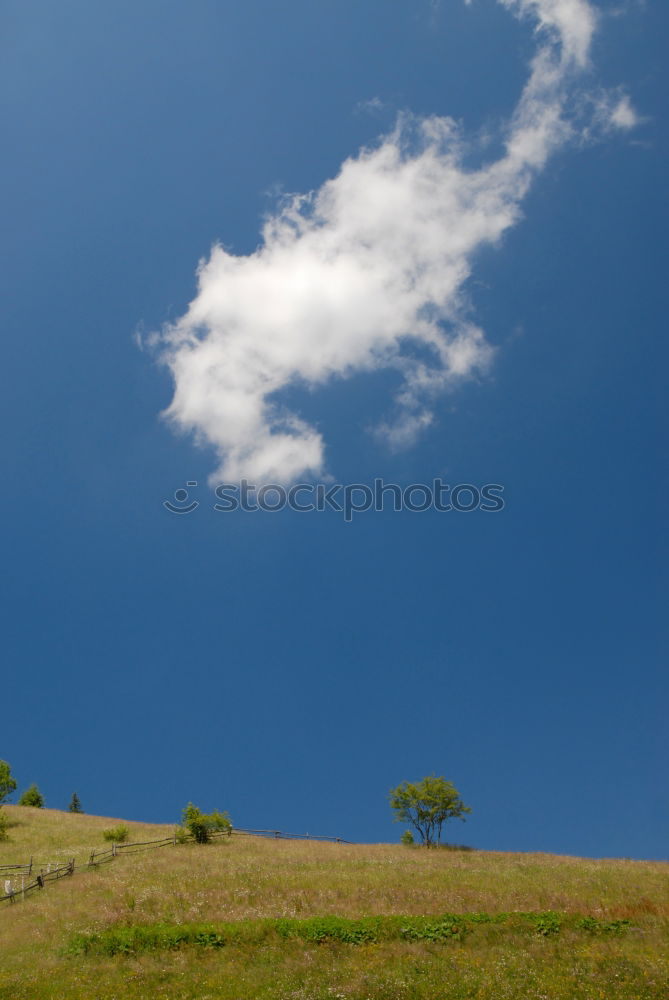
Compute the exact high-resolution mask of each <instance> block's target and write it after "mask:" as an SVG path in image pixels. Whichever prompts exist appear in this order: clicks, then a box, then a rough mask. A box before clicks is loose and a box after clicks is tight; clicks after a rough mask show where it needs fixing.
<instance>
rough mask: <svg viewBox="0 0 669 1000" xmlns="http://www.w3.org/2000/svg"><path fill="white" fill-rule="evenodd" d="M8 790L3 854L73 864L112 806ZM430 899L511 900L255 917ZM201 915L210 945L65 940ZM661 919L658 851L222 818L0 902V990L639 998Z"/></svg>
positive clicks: (665, 890)
mask: <svg viewBox="0 0 669 1000" xmlns="http://www.w3.org/2000/svg"><path fill="white" fill-rule="evenodd" d="M5 808H6V809H7V812H8V814H9V817H10V821H11V822H12V824H13V825H12V826H11V828H10V836H11V841H10V842H9V843H3V844H0V865H3V864H11V863H18V862H23V861H27V860H28V859H29V858H30V856H33V857H34V859H35V863H36V865H38V866H39V865H42V864H44V865H46V864H47V863H49V862H50V863H53V862H56V861H59V860H67V859H69V858H71V857H75V859H76V862H77V865H79V864H80V863H84V862H85V861H86V860H87V859H88V856H89V854H90V851H91V849H92V848H94V847H95V848H98V849H100V848H102V847H103V846H104V842H103V839H102V830H103V829H105V828H107V827H109V826H113V825H116V824H117V823H118V822H119V820H115V819H108V818H103V817H94V816H86V815H70V814H68V813H62V812H58V811H55V810H35V809H26V808H23V809H22V808H19V807H5ZM127 825H128V826H129V828H130V830H131V833H130V839H131V840H147V839H153V838H158V837H161V836H166V835H170V834H171V833H172V831H173V826H171V825H170V826H155V825H149V824H140V823H131V822H127ZM545 911H555V912H556V913H557V914H559V915H562V917H561V919H562V921H563V927H562V928H561V929H560V930H559V931H557V930H556V929H555V928H553V927H552V925H550V924H548V925H545V926H544V925H543V924H542V925H537V926H539V932H537V926H535V924H534V923H531V922H530V923H527V921H528V919H529V918H525V917H522V918H521V917H519V916H518V914H519V913H530V914H536V913H543V912H545ZM444 913H449V914H454V915H458V914H460V915H467V914H469V915H471V914H476V913H478V914H480V913H484V914H488V915H489V916H495V915H500V914H509V916H508V917H501V918H500V920H499V921H498V922H491V923H477V922H476V921H473V922H470V923H469V924H467V932H466V935H464V934H463V936H462V939H456V940H449V941H442V940H429V939H425V940H405V939H398V940H379V941H377V942H376V943H374V942H372V943H370V942H369V941H368V942H367V943H362V944H351V943H346V942H345V941H344V942H342V941H337V940H332V939H327V940H324V941H322V942H321V943H318V941H317V940H313V939H309V936H308V934H307V938H306V939H305V934H306V931H304V933H303V926H304V927H306V928H307V929H308V928H309V927H310V926H311V925H307V924H304V925H302V924H300V923H299V920H298V923H296V924H294V925H290V926H291V927H294V928H297V930H296V932H295V933H296V935H297V936H293V937H281V936H280V935H279V934H278V933H277V927H278V930H281V926H282V925H281V926H280V925H275V924H273V923H271V922H268V921H271V920H276V918H293V919H295V918H301V919H304V918H309V917H325V916H339V917H346V918H354V919H358V918H364V917H370V916H392V915H398V916H401V917H406V918H407V919H408V918H410V917H412V916H433V917H436V916H438V915H441V914H444ZM584 916H589V917H594V918H596V919H595V921H594V922H592V927H591V928H590V930H585V929H581V928H580V924H578V920H579V919H580V918H582V917H584ZM467 919H468V920H469V918H467ZM523 921H525V922H524V923H523ZM612 921H613V922H616V921H618V922H619V921H628V922H629V925H622V924H621V925H619V924H618V923H611V922H612ZM203 923H206V924H211V925H213V926H215V927H218V928H219V929H220V927H221V925H222V924H223V923H225V924H226V925H228V930H226V931H225V934H223V938H225V940H226V941H227V944H226V945H225V947H221V948H218V949H212V948H206V947H199V946H195V945H193V946H190V945H184V946H182V947H179V948H177V949H175V950H166V949H164V948H162V947H161V946H158V947H156V948H155V949H154V950H150V951H145V950H141V949H140V950H139V951H138V952H136V953H135V954H130V955H109V954H105V953H104V951H100V949H98V951H95V949H93V950H91V952H90V953H86V954H72V953H68V947H69V949H70V952H71V951H72V948H71V944H72V942H73V941H74V940H75V939H76V936H77V935H81V934H82V933H83V934H84V935H85V934H90V933H93V932H101V931H102V932H105V931H109V930H113V929H117V928H119V927H121V928H123V927H127V926H135V925H137V926H141V927H146V926H154V927H155V925H157V924H160V925H161V926H162V925H166V926H167V927H171V926H173V925H178V926H179V927H181V928H185V927H188V926H190V925H193V924H198V925H200V924H203ZM233 924H234V927H235V928H237V929H238V930H239V937H238V939H237V938H236V937H234V935H233V932H232V930H231V929H230V927H231V925H233ZM546 926H547V928H548V929H547V930H546V929H545V928H546ZM588 926H589V925H588ZM398 927H399V924H398ZM463 927H464V924H463ZM541 927H544V930H541ZM668 927H669V865H667V864H664V863H653V862H633V861H590V860H583V859H578V858H568V857H561V856H554V855H540V854H502V853H494V852H482V851H475V852H461V851H443V850H440V851H425V850H422V849H411V848H405V847H400V846H391V845H350V846H349V845H343V844H328V843H313V842H305V841H297V842H295V841H274V840H262V839H259V838H252V837H245V836H241V835H234V836H233V837H231V838H229V839H227V838H226V839H225V840H223V841H219V842H217V843H214V844H210V845H207V846H197V845H194V844H187V845H178V846H176V847H171V846H169V847H166V848H160V849H157V850H147V851H145V852H142V853H137V854H130V855H121V856H119V857H118V858H116V859H115V860H114V861H112V862H111V863H109V864H107V865H102V866H100V867H99V868H96V869H91V870H84V869H82V870H81V871H77V872H76V873H75V875H74V876H73V877H72V878H66V879H62V880H61V881H59V882H57V883H52V884H48V885H47V886H46V887H45V889H44V890H42V891H41V892H39V893H35V894H33V895H32V896H31V897H29V898H28V899H26V900H25V901H24V902H17V903H15V904H10V903H7V902H5V903H3V904H2V907H0V942H1V949H2V951H1V954H2V962H1V966H0V997H3V998H4V997H10V996H11V997H12V998H23V997H25V998H31V1000H32V998H46V997H53V998H54V1000H55V998H58V1000H62V998H68V1000H69V998H75V997H76V998H84V997H85V998H87V1000H88V998H90V997H100V998H111V997H116V996H119V997H120V996H123V997H124V998H125V997H130V998H135V997H147V998H148V997H151V998H154V997H170V998H172V997H175V998H176V997H183V998H196V997H197V998H202V1000H204V998H205V997H226V998H230V1000H241V998H249V1000H250V998H257V997H264V996H266V997H291V998H295V1000H299V998H302V1000H311V998H317V997H323V998H325V997H329V998H331V997H333V996H339V997H346V998H348V997H350V998H352V1000H353V998H355V1000H358V998H363V997H364V998H377V997H379V998H381V997H384V998H391V997H392V998H404V997H407V998H409V997H412V998H413V997H416V998H428V997H437V996H438V997H444V998H450V997H453V998H455V997H458V998H459V997H462V998H464V997H474V996H477V997H490V998H491V1000H492V998H493V997H494V998H495V1000H498V998H500V997H518V998H520V997H522V998H527V997H537V998H540V997H546V996H548V997H550V998H551V1000H553V998H562V997H564V998H567V997H569V998H572V997H579V998H580V997H588V998H590V997H592V998H593V1000H594V998H597V1000H600V998H601V997H606V998H607V1000H611V998H620V1000H633V998H638V1000H645V998H655V997H663V998H664V997H665V996H666V995H667V991H668V987H669V980H668V968H669V966H668V962H667V958H668V954H667V929H668ZM301 928H302V929H301ZM284 930H285V928H284ZM309 933H311V931H309ZM319 933H320V932H319ZM235 934H237V931H235ZM300 934H301V935H302V936H301V937H300ZM226 935H227V938H226ZM231 935H232V936H231ZM220 936H221V935H219V937H220ZM321 936H322V935H321ZM326 936H327V935H326ZM223 938H222V939H223ZM312 938H313V934H312Z"/></svg>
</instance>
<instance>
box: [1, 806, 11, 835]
mask: <svg viewBox="0 0 669 1000" xmlns="http://www.w3.org/2000/svg"><path fill="white" fill-rule="evenodd" d="M8 827H9V822H8V820H7V816H6V815H5V813H3V811H2V809H0V841H2V840H9V833H8V832H7V831H8Z"/></svg>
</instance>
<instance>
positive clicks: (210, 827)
mask: <svg viewBox="0 0 669 1000" xmlns="http://www.w3.org/2000/svg"><path fill="white" fill-rule="evenodd" d="M183 825H184V827H185V828H186V830H188V833H189V834H190V835H191V837H192V838H193V840H194V841H195V843H196V844H208V843H209V841H210V839H211V835H212V833H232V823H231V822H230V817H229V816H228V814H227V813H226V812H220V811H219V810H218V809H214V811H213V812H212V813H208V814H207V813H203V812H202V810H201V809H198V807H197V806H194V805H193V803H192V802H189V803H188V805H187V806H186V808H185V809H184V811H183Z"/></svg>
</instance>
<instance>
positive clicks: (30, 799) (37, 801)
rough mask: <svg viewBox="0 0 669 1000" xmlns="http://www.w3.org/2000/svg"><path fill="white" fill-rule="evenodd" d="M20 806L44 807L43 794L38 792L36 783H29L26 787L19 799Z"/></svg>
mask: <svg viewBox="0 0 669 1000" xmlns="http://www.w3.org/2000/svg"><path fill="white" fill-rule="evenodd" d="M19 805H20V806H32V807H33V808H34V809H43V808H44V796H43V795H42V793H41V792H40V790H39V788H38V787H37V785H34V784H33V785H31V786H30V788H26V790H25V792H24V793H23V795H22V796H21V798H20V799H19Z"/></svg>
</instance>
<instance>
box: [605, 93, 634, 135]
mask: <svg viewBox="0 0 669 1000" xmlns="http://www.w3.org/2000/svg"><path fill="white" fill-rule="evenodd" d="M639 121H640V119H639V116H638V115H637V113H636V111H635V110H634V108H633V107H632V103H631V101H630V99H629V97H627V95H625V96H624V97H621V98H620V100H619V101H618V102H617V104H616V105H615V106H614V107H613V108H612V110H611V124H612V125H613V126H615V128H622V129H628V128H634V126H635V125H638V124H639Z"/></svg>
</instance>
